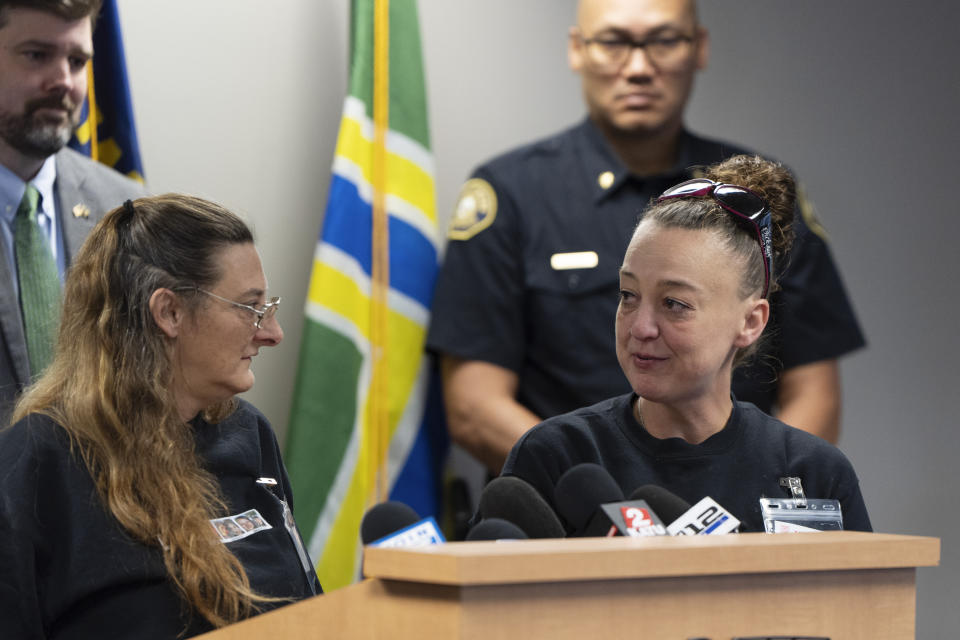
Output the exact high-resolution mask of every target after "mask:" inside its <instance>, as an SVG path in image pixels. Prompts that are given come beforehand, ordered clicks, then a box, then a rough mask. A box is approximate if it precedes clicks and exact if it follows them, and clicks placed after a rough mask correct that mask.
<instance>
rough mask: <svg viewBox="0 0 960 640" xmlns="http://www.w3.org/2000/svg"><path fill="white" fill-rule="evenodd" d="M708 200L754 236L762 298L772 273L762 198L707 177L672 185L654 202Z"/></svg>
mask: <svg viewBox="0 0 960 640" xmlns="http://www.w3.org/2000/svg"><path fill="white" fill-rule="evenodd" d="M703 196H710V197H712V198H713V199H714V200H715V201H716V202H717V204H719V205H720V206H721V207H723V208H724V209H725V210H727V211H729V212H730V213H732V214H734V215H735V216H736V217H737V220H740V221H741V222H743V223H744V224H745V225H747V226H749V227H750V229H751V230H753V231H754V232H755V233H756V235H757V242H759V243H760V252H761V253H762V254H763V271H764V281H763V297H764V298H766V297H767V294H768V293H769V292H770V277H771V274H772V273H773V239H772V233H773V230H772V228H771V217H770V209H769V208H767V203H766V202H764V200H763V198H761V197H760V196H758V195H757V194H755V193H754V192H753V191H750V190H749V189H747V188H745V187H739V186H737V185H735V184H724V183H722V182H714V181H713V180H708V179H707V178H694V179H693V180H687V181H686V182H681V183H680V184H678V185H674V186H672V187H670V188H669V189H667V190H666V191H664V192H663V193H662V194H660V197H659V198H657V202H662V201H664V200H669V199H671V198H698V197H703Z"/></svg>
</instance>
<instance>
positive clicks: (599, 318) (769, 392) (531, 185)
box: [427, 120, 864, 418]
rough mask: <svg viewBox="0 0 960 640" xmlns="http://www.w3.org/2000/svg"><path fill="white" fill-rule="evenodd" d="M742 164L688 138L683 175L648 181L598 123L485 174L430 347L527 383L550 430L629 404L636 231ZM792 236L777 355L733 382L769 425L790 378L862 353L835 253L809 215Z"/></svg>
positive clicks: (464, 200)
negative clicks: (628, 263)
mask: <svg viewBox="0 0 960 640" xmlns="http://www.w3.org/2000/svg"><path fill="white" fill-rule="evenodd" d="M739 153H748V152H747V151H746V150H744V149H742V148H740V147H736V146H733V145H729V144H726V143H722V142H716V141H713V140H708V139H705V138H701V137H698V136H694V135H692V134H690V133H688V132H683V133H682V134H681V138H680V142H679V148H678V158H677V162H676V164H675V166H674V168H673V170H671V171H669V172H667V173H665V174H663V175H661V176H655V177H649V178H639V177H637V176H634V175H632V174H630V173H629V172H628V171H627V170H626V168H625V167H624V166H623V165H622V164H621V163H620V161H619V160H618V159H617V158H616V156H615V155H614V154H613V152H612V151H611V150H610V148H609V147H608V146H607V144H606V141H605V140H603V138H602V135H601V134H600V133H599V131H597V129H596V128H595V127H594V126H593V124H592V123H591V122H590V121H589V120H587V121H585V122H583V123H581V124H580V125H578V126H576V127H573V128H572V129H569V130H567V131H564V132H562V133H560V134H558V135H556V136H554V137H551V138H548V139H546V140H542V141H540V142H537V143H534V144H531V145H529V146H525V147H522V148H520V149H517V150H515V151H512V152H510V153H507V154H505V155H503V156H500V157H498V158H496V159H494V160H492V161H491V162H489V163H487V164H485V165H483V166H481V167H480V168H478V169H477V170H476V172H475V173H474V176H473V179H471V180H469V181H468V182H467V183H466V185H465V186H464V190H463V192H462V194H461V199H460V202H459V204H458V208H457V211H456V212H455V215H454V217H453V219H452V221H451V228H450V233H449V235H450V242H449V244H448V245H447V250H446V257H445V259H444V264H443V268H442V269H441V272H440V276H439V279H438V282H437V289H436V293H435V297H434V301H433V305H432V318H431V323H430V330H429V334H428V337H427V344H428V347H429V348H430V349H432V350H433V351H436V352H441V353H446V354H450V355H453V356H456V357H459V358H464V359H467V360H482V361H485V362H490V363H493V364H496V365H499V366H502V367H505V368H507V369H510V370H511V371H514V372H516V373H517V375H518V376H519V389H518V397H517V399H518V401H519V402H520V403H521V404H523V405H524V406H526V407H528V408H529V409H530V410H532V411H533V412H534V413H535V414H537V415H538V416H540V417H542V418H547V417H550V416H554V415H558V414H561V413H565V412H567V411H571V410H573V409H576V408H578V407H583V406H587V405H589V404H593V403H595V402H599V401H600V400H603V399H604V398H609V397H611V396H614V395H619V394H621V393H625V392H627V391H629V390H630V386H629V383H628V382H627V380H626V378H625V377H624V375H623V373H622V371H621V369H620V366H619V364H618V363H617V358H616V350H615V348H614V319H615V317H616V308H617V302H618V297H617V294H618V290H619V273H618V270H619V268H620V264H621V262H622V260H623V255H624V252H625V251H626V247H627V244H628V243H629V240H630V237H631V235H632V232H633V229H634V227H635V225H636V224H637V222H638V221H639V219H640V217H641V214H642V212H643V210H644V209H645V207H646V206H647V204H648V203H649V202H650V200H651V199H652V198H654V197H656V196H658V195H659V194H660V193H662V192H663V191H664V190H665V189H666V188H668V187H670V186H672V185H674V184H677V183H678V182H682V181H683V180H686V179H688V178H690V177H691V176H692V172H693V169H694V168H695V167H697V166H705V165H709V164H712V163H715V162H718V161H720V160H723V159H724V158H727V157H729V156H732V155H736V154H739ZM795 228H796V231H797V240H796V242H795V243H794V247H793V250H792V252H791V258H790V263H789V267H788V268H787V270H786V272H785V273H784V275H783V277H782V278H781V285H782V287H783V289H782V291H780V292H778V293H777V294H775V295H774V297H773V298H772V304H773V306H774V311H773V316H772V320H771V322H770V325H769V326H768V328H767V330H766V332H765V333H766V334H768V335H769V338H768V340H769V342H770V344H769V347H770V348H769V351H767V352H766V355H765V356H763V357H760V358H758V359H757V360H756V361H755V362H754V363H753V364H752V365H751V366H749V367H741V368H740V369H739V370H738V371H737V372H735V375H734V385H733V389H734V392H735V393H736V394H737V397H739V398H741V399H743V400H747V401H750V402H753V403H755V404H757V405H758V406H759V407H761V408H762V409H764V410H765V411H767V412H771V411H772V408H773V405H774V403H775V400H776V383H775V380H776V376H777V372H778V371H779V370H780V369H781V367H782V368H790V367H794V366H798V365H802V364H807V363H811V362H816V361H818V360H824V359H829V358H836V357H838V356H840V355H843V354H845V353H847V352H849V351H852V350H854V349H857V348H859V347H861V346H863V344H864V339H863V336H862V334H861V332H860V328H859V326H858V324H857V320H856V318H855V316H854V313H853V309H852V308H851V305H850V302H849V301H848V299H847V296H846V293H845V292H844V289H843V285H842V283H841V281H840V276H839V274H838V272H837V269H836V267H835V265H834V263H833V260H832V258H831V256H830V251H829V248H828V247H827V245H826V243H825V242H824V240H823V238H822V237H821V236H819V235H817V234H816V233H813V232H811V230H810V228H809V227H808V226H807V224H806V223H805V222H804V219H803V216H801V215H799V213H798V215H797V218H796V225H795ZM571 265H572V266H573V267H574V268H569V267H570V266H571ZM783 266H784V265H776V268H777V269H778V270H780V269H782V268H783Z"/></svg>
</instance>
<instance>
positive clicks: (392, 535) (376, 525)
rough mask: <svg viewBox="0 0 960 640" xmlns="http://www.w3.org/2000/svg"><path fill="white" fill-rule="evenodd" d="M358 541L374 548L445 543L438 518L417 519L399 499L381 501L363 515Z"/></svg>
mask: <svg viewBox="0 0 960 640" xmlns="http://www.w3.org/2000/svg"><path fill="white" fill-rule="evenodd" d="M360 540H361V541H362V542H363V544H364V545H370V546H374V547H422V546H426V545H431V544H438V543H440V542H445V541H446V540H445V539H444V537H443V534H442V533H440V528H439V527H438V526H437V521H436V520H434V519H433V518H432V517H431V518H424V519H423V520H421V519H420V516H418V515H417V512H416V511H414V510H413V509H411V508H410V507H408V506H407V505H405V504H403V503H402V502H395V501H389V502H381V503H379V504H375V505H374V506H373V507H371V508H370V510H369V511H367V513H365V514H364V516H363V520H362V521H361V522H360Z"/></svg>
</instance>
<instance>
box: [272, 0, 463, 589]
mask: <svg viewBox="0 0 960 640" xmlns="http://www.w3.org/2000/svg"><path fill="white" fill-rule="evenodd" d="M350 22H351V38H352V41H351V55H350V86H349V92H348V95H347V97H346V100H345V104H344V108H343V119H342V122H341V125H340V133H339V137H338V140H337V150H336V156H335V157H334V160H333V178H332V181H331V185H330V194H329V198H328V202H327V209H326V212H325V216H324V221H323V227H322V229H321V232H320V239H319V241H318V243H317V249H316V253H315V255H314V260H313V270H312V273H311V277H310V290H309V293H308V297H307V305H306V315H307V322H306V326H305V328H304V337H303V343H302V345H301V352H300V363H299V367H298V373H297V384H296V389H295V395H294V403H293V410H292V413H291V422H290V427H289V431H288V437H287V450H286V462H287V467H288V469H289V471H290V477H291V482H292V484H293V488H294V491H295V495H296V505H295V509H296V516H297V521H298V523H299V525H300V527H301V528H302V530H303V534H304V537H305V538H307V539H308V540H309V541H310V542H309V547H310V553H311V556H312V558H313V560H314V561H315V562H316V563H317V574H318V576H319V577H320V581H321V583H322V584H323V587H324V589H325V590H331V589H336V588H338V587H341V586H344V585H346V584H349V583H350V582H352V581H353V580H354V579H355V578H356V577H357V574H358V569H359V558H360V543H359V533H358V532H359V526H360V520H361V519H362V517H363V514H364V512H365V511H366V510H367V509H368V508H369V507H370V506H371V505H372V504H374V503H376V502H379V501H382V500H386V499H388V498H389V499H393V500H400V501H402V502H405V503H407V504H408V505H410V506H411V507H413V508H414V509H415V510H416V511H417V512H418V513H419V514H420V516H421V517H426V516H429V515H433V516H435V517H438V515H439V514H438V513H437V512H438V508H439V502H440V500H439V494H440V488H439V475H440V474H439V468H440V465H441V463H442V458H443V455H444V454H445V450H446V434H445V431H444V429H443V426H442V419H438V414H440V413H442V411H440V410H439V403H437V402H435V401H434V400H435V399H436V398H435V396H436V393H435V392H432V391H431V388H432V384H431V379H432V366H431V362H430V359H429V358H427V357H426V356H425V355H424V351H423V347H424V341H425V338H426V331H427V324H428V321H429V318H430V303H431V299H432V296H433V285H434V281H435V279H436V274H437V269H438V260H439V251H438V243H439V239H438V233H437V216H436V203H435V195H434V194H435V190H434V178H433V176H434V168H433V157H432V155H431V153H430V139H429V133H428V128H427V105H426V93H425V86H424V73H423V56H422V52H421V47H420V34H419V26H418V23H417V7H416V0H353V3H352V7H351V21H350Z"/></svg>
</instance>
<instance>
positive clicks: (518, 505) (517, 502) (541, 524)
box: [477, 476, 564, 538]
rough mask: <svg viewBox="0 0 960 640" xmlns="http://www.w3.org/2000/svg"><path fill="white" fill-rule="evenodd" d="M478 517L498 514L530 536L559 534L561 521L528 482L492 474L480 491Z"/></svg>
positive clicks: (542, 536)
mask: <svg viewBox="0 0 960 640" xmlns="http://www.w3.org/2000/svg"><path fill="white" fill-rule="evenodd" d="M477 513H478V514H479V516H480V519H481V520H489V519H491V518H500V519H502V520H506V521H507V522H512V523H513V524H514V525H516V526H518V527H520V530H521V531H523V532H524V533H526V535H527V536H529V537H530V538H562V537H564V529H563V525H562V524H560V520H558V519H557V516H556V514H555V513H554V512H553V509H551V508H550V505H549V504H547V502H546V500H544V499H543V498H542V497H541V496H540V494H539V493H538V492H537V490H536V489H534V488H533V487H532V486H530V485H529V484H527V483H526V482H524V481H523V480H521V479H520V478H517V477H514V476H500V477H499V478H494V479H493V480H491V481H490V483H489V484H487V486H486V487H484V489H483V492H482V493H481V494H480V503H479V505H478V506H477Z"/></svg>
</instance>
